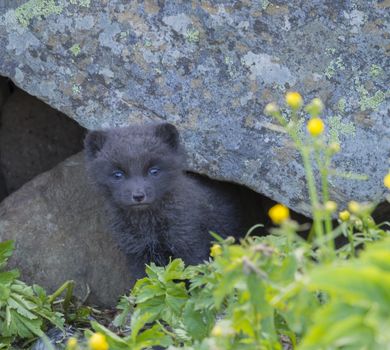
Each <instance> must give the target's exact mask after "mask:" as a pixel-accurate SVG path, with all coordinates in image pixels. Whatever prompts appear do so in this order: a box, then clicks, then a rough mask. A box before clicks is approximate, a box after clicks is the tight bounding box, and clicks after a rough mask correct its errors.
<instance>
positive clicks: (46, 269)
mask: <svg viewBox="0 0 390 350" xmlns="http://www.w3.org/2000/svg"><path fill="white" fill-rule="evenodd" d="M83 163H84V162H83V156H82V154H79V155H76V156H73V157H71V158H69V159H68V160H66V161H65V162H63V163H61V164H60V165H58V166H57V167H56V168H54V169H52V170H51V171H49V172H46V173H44V174H42V175H40V176H38V177H36V178H35V179H34V180H32V181H30V182H29V183H27V184H25V185H24V186H23V187H22V188H20V189H19V190H18V191H16V192H15V193H13V194H12V195H10V196H9V197H7V198H6V199H5V200H4V201H3V202H2V203H1V204H0V241H3V240H6V239H12V240H14V241H15V244H16V249H15V252H14V255H13V256H12V258H11V260H10V263H11V266H12V267H16V268H18V269H19V270H20V271H21V273H22V277H21V278H22V280H24V281H26V282H27V283H38V284H40V285H42V286H44V287H45V288H47V289H48V291H49V292H53V291H54V290H55V289H57V288H58V287H59V286H60V285H61V284H62V283H63V282H65V281H66V280H70V279H73V280H75V281H76V288H75V294H76V295H77V296H79V297H81V298H84V297H85V296H86V295H87V291H88V287H89V289H90V291H91V294H90V298H89V299H88V300H89V302H92V303H96V304H98V305H105V306H112V305H115V304H116V302H117V300H118V297H119V296H120V295H121V294H123V293H124V292H125V291H126V290H128V289H129V288H130V286H131V273H130V271H129V269H128V268H127V264H126V259H125V257H124V256H123V255H122V253H121V252H120V251H118V249H117V248H116V245H115V243H114V242H113V241H112V239H111V236H110V234H109V233H108V232H107V231H106V230H105V224H104V223H103V222H104V215H105V214H104V211H103V203H102V202H101V201H100V199H99V197H98V196H97V195H96V194H95V193H94V191H93V190H92V189H91V186H90V184H89V183H88V181H87V176H86V174H85V171H84V164H83Z"/></svg>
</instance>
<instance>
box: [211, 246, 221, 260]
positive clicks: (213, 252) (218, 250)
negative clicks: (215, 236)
mask: <svg viewBox="0 0 390 350" xmlns="http://www.w3.org/2000/svg"><path fill="white" fill-rule="evenodd" d="M221 254H222V247H221V246H220V245H219V244H213V246H212V247H211V249H210V255H211V256H212V257H213V258H215V257H217V256H218V255H221Z"/></svg>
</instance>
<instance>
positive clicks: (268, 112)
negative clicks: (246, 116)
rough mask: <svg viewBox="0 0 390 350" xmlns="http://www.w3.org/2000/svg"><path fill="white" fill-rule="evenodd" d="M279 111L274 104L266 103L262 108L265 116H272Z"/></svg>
mask: <svg viewBox="0 0 390 350" xmlns="http://www.w3.org/2000/svg"><path fill="white" fill-rule="evenodd" d="M278 111H279V107H278V106H277V104H276V103H268V104H267V105H266V106H265V108H264V113H265V114H266V115H273V114H274V113H276V112H278Z"/></svg>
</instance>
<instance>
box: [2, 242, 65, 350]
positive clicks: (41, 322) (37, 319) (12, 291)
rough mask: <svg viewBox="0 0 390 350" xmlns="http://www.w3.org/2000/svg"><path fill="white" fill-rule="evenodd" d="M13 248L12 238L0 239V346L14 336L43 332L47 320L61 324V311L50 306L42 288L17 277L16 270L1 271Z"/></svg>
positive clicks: (26, 337)
mask: <svg viewBox="0 0 390 350" xmlns="http://www.w3.org/2000/svg"><path fill="white" fill-rule="evenodd" d="M13 249H14V245H13V242H12V241H5V242H2V243H0V271H1V272H0V349H7V348H9V347H10V346H11V343H12V342H13V341H14V340H15V339H17V338H19V339H31V338H34V337H41V336H43V335H44V333H43V329H44V326H45V324H46V322H50V323H52V324H54V325H55V326H57V327H59V328H61V327H62V325H63V318H62V315H61V314H60V313H57V312H55V311H53V310H52V306H51V298H50V297H49V296H47V295H46V292H45V291H44V290H43V288H41V287H39V286H38V285H33V286H32V287H31V286H28V285H26V284H25V283H23V282H21V281H20V280H18V277H19V272H18V271H17V270H8V271H4V269H5V267H6V264H7V260H8V258H9V257H10V256H11V255H12V251H13Z"/></svg>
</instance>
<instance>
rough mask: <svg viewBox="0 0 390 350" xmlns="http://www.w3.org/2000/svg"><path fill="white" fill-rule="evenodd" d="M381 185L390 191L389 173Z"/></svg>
mask: <svg viewBox="0 0 390 350" xmlns="http://www.w3.org/2000/svg"><path fill="white" fill-rule="evenodd" d="M383 184H384V185H385V186H386V187H387V188H389V189H390V172H389V173H388V174H387V175H386V176H385V177H384V179H383Z"/></svg>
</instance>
